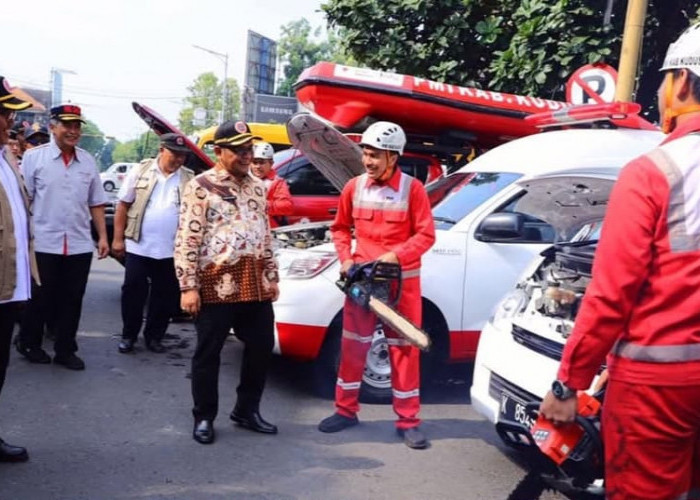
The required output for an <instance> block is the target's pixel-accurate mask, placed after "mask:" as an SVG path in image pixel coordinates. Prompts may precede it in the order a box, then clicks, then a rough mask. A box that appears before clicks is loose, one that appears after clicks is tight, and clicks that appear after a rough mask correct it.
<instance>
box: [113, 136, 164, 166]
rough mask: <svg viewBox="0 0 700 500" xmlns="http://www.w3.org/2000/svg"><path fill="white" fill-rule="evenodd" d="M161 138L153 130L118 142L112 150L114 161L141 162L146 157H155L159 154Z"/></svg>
mask: <svg viewBox="0 0 700 500" xmlns="http://www.w3.org/2000/svg"><path fill="white" fill-rule="evenodd" d="M159 144H160V140H159V139H158V136H157V135H156V134H155V133H154V132H153V131H151V130H149V131H148V132H144V133H143V134H141V135H140V136H139V137H138V138H137V139H134V140H131V141H127V142H124V143H117V144H116V145H115V146H114V151H112V161H113V162H130V163H133V162H139V161H141V160H144V159H146V158H155V156H156V155H157V154H158V146H159Z"/></svg>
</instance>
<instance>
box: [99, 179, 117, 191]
mask: <svg viewBox="0 0 700 500" xmlns="http://www.w3.org/2000/svg"><path fill="white" fill-rule="evenodd" d="M102 187H103V188H104V189H105V191H107V192H108V193H111V192H112V191H114V188H115V187H116V186H115V185H114V183H113V182H112V181H106V182H105V183H104V184H102Z"/></svg>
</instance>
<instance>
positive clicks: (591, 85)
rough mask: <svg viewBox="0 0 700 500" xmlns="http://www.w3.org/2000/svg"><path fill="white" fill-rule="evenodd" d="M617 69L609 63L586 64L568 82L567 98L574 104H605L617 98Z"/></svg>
mask: <svg viewBox="0 0 700 500" xmlns="http://www.w3.org/2000/svg"><path fill="white" fill-rule="evenodd" d="M616 82H617V71H615V68H613V67H612V66H610V65H608V64H602V63H596V64H586V65H585V66H582V67H580V68H579V69H577V70H576V71H574V74H573V75H571V78H569V81H568V82H567V83H566V100H567V101H568V102H570V103H572V104H603V103H606V102H613V101H614V100H615V84H616Z"/></svg>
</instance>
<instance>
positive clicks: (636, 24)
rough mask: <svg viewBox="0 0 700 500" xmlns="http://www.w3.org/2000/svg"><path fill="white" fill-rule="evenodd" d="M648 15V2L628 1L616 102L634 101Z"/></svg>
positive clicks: (642, 0) (641, 0)
mask: <svg viewBox="0 0 700 500" xmlns="http://www.w3.org/2000/svg"><path fill="white" fill-rule="evenodd" d="M646 13H647V0H628V3H627V15H626V17H625V31H624V33H623V35H622V50H621V52H620V65H619V67H618V72H617V73H618V78H617V87H616V89H615V100H616V101H632V95H633V94H634V86H635V85H634V84H635V80H636V78H637V67H638V66H639V55H640V53H641V51H642V39H643V35H644V18H645V17H646Z"/></svg>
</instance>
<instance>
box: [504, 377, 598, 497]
mask: <svg viewBox="0 0 700 500" xmlns="http://www.w3.org/2000/svg"><path fill="white" fill-rule="evenodd" d="M604 396H605V390H604V389H603V390H601V391H599V392H598V393H596V394H595V395H593V396H591V395H590V394H587V393H585V392H579V393H578V395H577V398H578V408H577V413H576V418H575V420H574V422H571V423H568V424H564V425H557V426H555V425H554V424H553V423H552V422H551V421H550V420H547V419H546V418H545V417H544V416H543V415H542V414H541V413H540V414H538V410H539V406H540V403H534V402H533V403H529V404H527V405H525V409H526V411H527V412H528V414H530V415H535V414H537V418H536V419H535V420H534V422H533V424H532V426H531V427H530V428H529V429H525V428H523V427H522V426H520V425H513V424H509V423H506V422H499V424H497V426H496V430H497V431H498V433H499V435H500V436H501V438H502V439H503V440H504V441H505V442H506V444H509V445H511V446H513V447H516V448H518V449H520V450H521V451H524V452H525V453H526V454H527V458H528V463H529V465H530V468H531V470H532V471H531V472H530V473H529V474H528V475H527V476H526V477H525V478H524V479H523V481H521V483H520V484H519V485H518V486H517V487H516V490H515V491H514V492H513V494H511V496H510V497H509V499H518V500H523V499H526V498H527V499H535V498H539V493H541V492H542V491H544V490H545V489H554V490H557V491H559V492H561V493H564V494H565V495H567V496H569V497H570V498H603V494H604V493H603V478H604V472H605V471H604V454H603V441H602V438H601V435H600V415H601V409H602V401H603V398H604ZM525 491H528V494H524V492H525Z"/></svg>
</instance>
